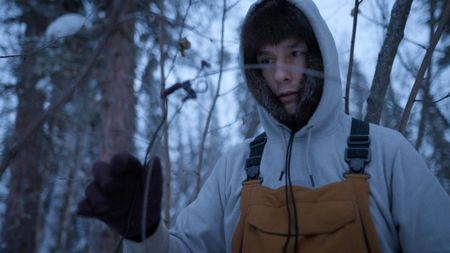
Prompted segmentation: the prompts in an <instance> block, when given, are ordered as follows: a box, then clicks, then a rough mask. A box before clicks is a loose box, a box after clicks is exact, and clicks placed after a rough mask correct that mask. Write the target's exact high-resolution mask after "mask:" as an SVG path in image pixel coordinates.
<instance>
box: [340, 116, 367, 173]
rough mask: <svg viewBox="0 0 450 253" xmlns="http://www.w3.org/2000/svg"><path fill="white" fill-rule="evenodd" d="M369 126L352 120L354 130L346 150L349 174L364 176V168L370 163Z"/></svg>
mask: <svg viewBox="0 0 450 253" xmlns="http://www.w3.org/2000/svg"><path fill="white" fill-rule="evenodd" d="M370 159H371V152H370V136H369V124H367V123H364V122H362V121H359V120H355V119H352V129H351V133H350V136H349V137H348V140H347V148H346V149H345V161H346V162H347V163H348V164H349V167H350V171H349V173H356V174H364V167H365V166H366V164H368V163H369V162H370Z"/></svg>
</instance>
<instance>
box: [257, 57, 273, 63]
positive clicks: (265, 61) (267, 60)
mask: <svg viewBox="0 0 450 253" xmlns="http://www.w3.org/2000/svg"><path fill="white" fill-rule="evenodd" d="M258 62H259V64H272V63H273V60H272V59H270V58H260V59H259V61H258Z"/></svg>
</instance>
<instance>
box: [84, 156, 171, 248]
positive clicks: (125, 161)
mask: <svg viewBox="0 0 450 253" xmlns="http://www.w3.org/2000/svg"><path fill="white" fill-rule="evenodd" d="M92 171H93V174H94V181H93V182H91V183H90V184H89V185H88V186H87V187H86V191H85V198H84V199H83V200H82V201H81V202H80V203H79V204H78V210H77V213H78V214H79V215H82V216H87V217H92V218H97V219H99V220H101V221H103V222H105V223H106V224H107V225H108V226H109V227H110V228H112V229H114V230H116V231H117V232H118V233H119V234H121V235H122V236H123V237H125V238H127V239H129V240H133V241H138V242H139V241H141V240H142V233H141V231H142V229H141V226H142V222H141V221H142V208H143V205H144V191H145V180H146V177H147V172H148V169H147V168H144V167H143V166H142V165H141V163H140V162H139V161H138V160H137V159H136V158H135V157H134V156H132V155H130V154H127V153H121V154H116V155H115V156H114V157H113V158H112V159H111V162H110V163H105V162H96V163H95V164H94V166H93V167H92ZM161 195H162V176H161V162H160V160H159V158H158V157H155V158H154V160H153V163H152V174H151V180H150V187H149V194H148V205H147V209H146V212H147V216H146V222H145V224H146V234H145V237H148V236H150V235H151V234H153V233H154V232H155V231H156V229H157V227H158V224H159V220H160V218H161Z"/></svg>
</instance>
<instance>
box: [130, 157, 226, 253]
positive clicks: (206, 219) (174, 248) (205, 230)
mask: <svg viewBox="0 0 450 253" xmlns="http://www.w3.org/2000/svg"><path fill="white" fill-rule="evenodd" d="M226 167H227V163H226V159H225V157H222V158H221V159H220V160H219V161H218V162H217V164H216V166H215V168H214V169H213V171H212V173H211V175H210V176H209V178H208V179H207V180H206V182H205V184H204V185H203V187H202V189H201V191H200V193H199V195H198V196H197V198H196V199H195V201H194V202H192V203H191V204H190V205H189V206H187V207H186V208H184V209H183V210H182V211H181V212H180V214H179V215H178V217H177V220H176V224H175V225H174V227H173V228H172V229H171V230H170V231H168V230H167V228H166V227H165V225H164V224H163V222H161V223H160V224H159V227H158V229H157V231H156V232H155V234H153V235H152V236H151V237H149V238H147V239H146V240H145V241H143V242H142V243H136V242H133V241H129V240H124V245H123V249H124V250H123V252H124V253H149V252H153V253H163V252H164V253H166V252H174V253H175V252H176V253H182V252H225V242H224V241H225V240H224V225H223V224H224V211H223V206H224V199H225V197H224V188H223V187H224V186H225V182H224V180H225V171H226Z"/></svg>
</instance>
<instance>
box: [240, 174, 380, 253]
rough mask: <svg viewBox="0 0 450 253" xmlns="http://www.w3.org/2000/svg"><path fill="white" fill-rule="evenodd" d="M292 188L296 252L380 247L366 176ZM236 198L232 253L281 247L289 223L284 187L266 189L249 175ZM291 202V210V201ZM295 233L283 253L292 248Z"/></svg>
mask: <svg viewBox="0 0 450 253" xmlns="http://www.w3.org/2000/svg"><path fill="white" fill-rule="evenodd" d="M293 191H294V196H295V201H296V210H297V217H298V228H299V237H298V244H297V245H298V252H301V253H309V252H314V253H320V252H345V253H350V252H358V253H359V252H374V253H378V252H381V250H380V244H379V241H378V237H377V234H376V231H375V228H374V225H373V223H372V218H371V214H370V211H369V185H368V182H367V176H366V175H361V174H349V175H347V179H346V180H344V181H342V182H337V183H332V184H329V185H326V186H323V187H320V188H316V189H308V188H305V187H300V186H293ZM240 203H241V216H240V220H239V223H238V226H237V228H236V230H235V233H234V236H233V241H232V249H233V253H240V252H243V253H256V252H257V253H263V252H270V253H281V252H283V246H284V244H285V242H286V239H287V236H288V222H289V220H288V215H287V205H286V198H285V188H284V187H282V188H278V189H269V188H267V187H264V186H262V185H261V181H260V180H249V181H246V182H244V186H243V189H242V192H241V202H240ZM289 207H290V208H291V213H293V208H292V203H289ZM292 223H295V222H294V221H292ZM292 223H291V228H292V227H294V225H295V224H292ZM291 231H292V229H291ZM294 234H295V232H294V233H291V236H292V239H290V240H289V244H288V245H287V252H294V247H295V246H294V245H295V244H294V241H295V240H294V236H295V235H294Z"/></svg>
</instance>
